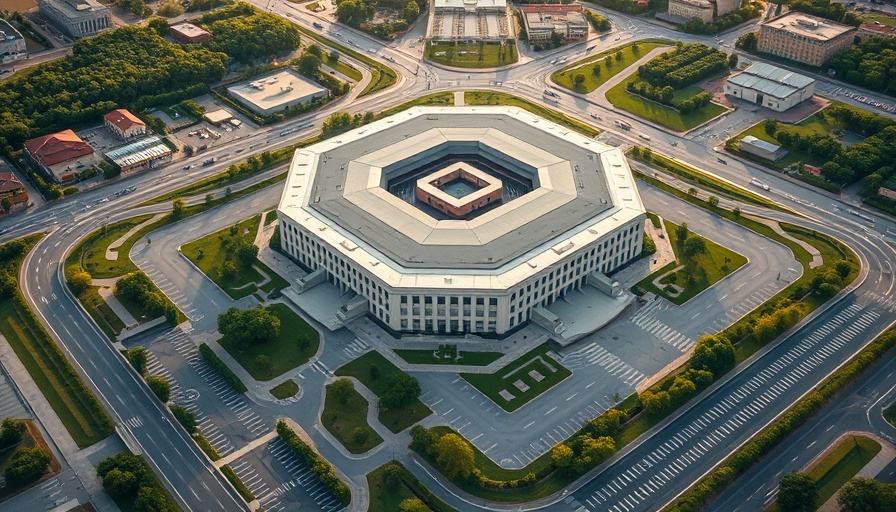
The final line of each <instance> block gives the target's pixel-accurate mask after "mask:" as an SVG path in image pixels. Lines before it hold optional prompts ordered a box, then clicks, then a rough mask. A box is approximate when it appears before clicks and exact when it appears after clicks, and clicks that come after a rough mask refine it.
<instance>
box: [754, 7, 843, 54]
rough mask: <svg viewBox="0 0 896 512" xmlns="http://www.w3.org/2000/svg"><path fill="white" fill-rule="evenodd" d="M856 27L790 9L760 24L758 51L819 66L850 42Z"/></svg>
mask: <svg viewBox="0 0 896 512" xmlns="http://www.w3.org/2000/svg"><path fill="white" fill-rule="evenodd" d="M855 35H856V28H855V27H850V26H848V25H841V24H840V23H835V22H833V21H829V20H826V19H822V18H818V17H815V16H809V15H808V14H803V13H800V12H789V13H787V14H785V15H783V16H779V17H777V18H774V19H771V20H769V21H767V22H765V23H763V24H762V25H760V27H759V48H758V49H759V51H761V52H765V53H770V54H772V55H777V56H779V57H784V58H787V59H790V60H794V61H797V62H802V63H804V64H809V65H811V66H821V65H822V64H824V63H825V62H827V61H828V60H829V59H830V58H831V57H832V56H833V55H834V54H835V53H837V52H839V51H840V50H844V49H846V48H849V47H850V46H852V43H853V40H854V39H855Z"/></svg>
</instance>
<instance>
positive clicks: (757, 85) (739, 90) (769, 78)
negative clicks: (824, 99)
mask: <svg viewBox="0 0 896 512" xmlns="http://www.w3.org/2000/svg"><path fill="white" fill-rule="evenodd" d="M725 94H728V95H731V96H734V97H735V98H741V99H743V100H747V101H750V102H752V103H755V104H757V105H761V106H763V107H766V108H770V109H772V110H774V111H775V112H784V111H785V110H787V109H789V108H791V107H795V106H797V105H799V104H800V103H802V102H804V101H806V100H807V99H809V98H811V97H812V95H813V94H815V79H814V78H809V77H807V76H803V75H800V74H798V73H794V72H792V71H788V70H786V69H781V68H779V67H776V66H772V65H770V64H765V63H763V62H757V63H755V64H753V65H751V66H750V67H748V68H747V69H745V70H744V71H743V72H741V73H738V74H736V75H734V76H732V77H729V78H728V80H726V81H725Z"/></svg>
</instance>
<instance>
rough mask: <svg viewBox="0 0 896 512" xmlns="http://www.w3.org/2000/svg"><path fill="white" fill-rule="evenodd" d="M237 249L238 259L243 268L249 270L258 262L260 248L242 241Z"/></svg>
mask: <svg viewBox="0 0 896 512" xmlns="http://www.w3.org/2000/svg"><path fill="white" fill-rule="evenodd" d="M240 242H242V243H240V244H239V245H237V248H236V259H237V260H238V261H239V262H240V266H242V267H243V268H249V267H251V266H252V264H253V263H255V262H256V261H257V260H258V246H257V245H255V244H253V243H249V242H247V241H245V240H242V239H241V240H240Z"/></svg>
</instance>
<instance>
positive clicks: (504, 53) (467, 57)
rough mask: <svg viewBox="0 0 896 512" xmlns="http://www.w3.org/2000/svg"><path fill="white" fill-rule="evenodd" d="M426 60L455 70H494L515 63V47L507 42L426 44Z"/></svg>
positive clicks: (516, 58) (428, 42) (430, 42)
mask: <svg viewBox="0 0 896 512" xmlns="http://www.w3.org/2000/svg"><path fill="white" fill-rule="evenodd" d="M425 57H426V59H427V60H429V61H432V62H436V63H439V64H444V65H446V66H452V67H456V68H495V67H500V66H507V65H509V64H513V63H514V62H516V61H517V60H518V59H519V57H518V56H517V51H516V45H514V44H513V42H508V43H507V44H504V45H502V44H501V43H486V42H484V41H482V42H476V43H467V42H459V41H453V42H444V43H442V42H432V41H427V42H426V54H425Z"/></svg>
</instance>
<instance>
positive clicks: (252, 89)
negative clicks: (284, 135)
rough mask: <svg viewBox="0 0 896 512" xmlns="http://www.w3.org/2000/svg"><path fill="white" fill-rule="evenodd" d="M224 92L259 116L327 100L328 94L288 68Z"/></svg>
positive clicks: (233, 86) (231, 87) (242, 83)
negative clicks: (322, 99) (319, 100)
mask: <svg viewBox="0 0 896 512" xmlns="http://www.w3.org/2000/svg"><path fill="white" fill-rule="evenodd" d="M227 92H228V93H230V95H231V96H233V97H234V98H236V99H237V100H238V101H239V102H240V103H242V104H243V105H245V106H247V107H249V108H250V109H252V111H253V112H255V113H256V114H258V115H260V116H269V115H271V114H275V113H277V112H280V111H281V110H284V109H287V108H289V107H293V106H296V105H301V104H303V103H308V102H311V101H314V100H318V99H320V98H326V97H327V94H328V92H327V90H326V89H324V88H323V87H321V86H320V85H318V84H317V83H316V82H314V81H312V80H309V79H307V78H305V77H304V76H302V75H300V74H298V73H296V72H295V71H293V70H291V69H289V68H284V69H281V70H279V71H277V72H275V73H271V74H268V75H264V76H260V77H257V78H255V79H253V80H251V81H248V82H240V83H238V84H235V85H232V86H230V87H228V88H227Z"/></svg>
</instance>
